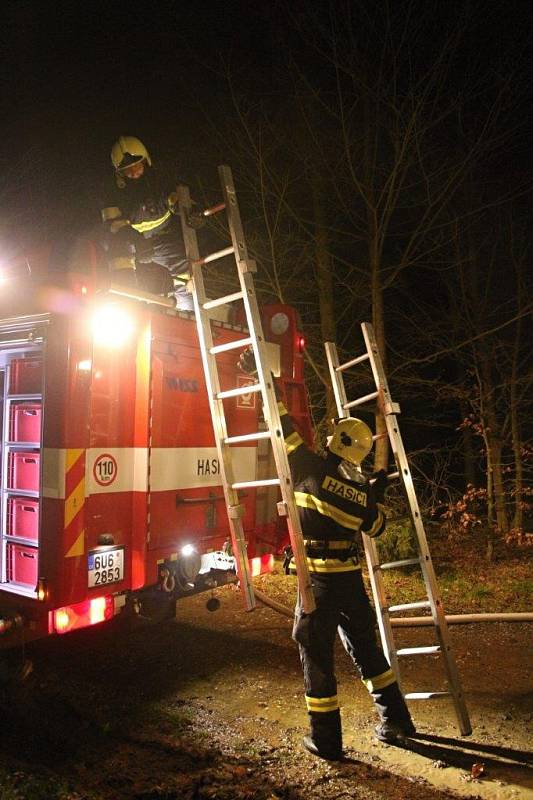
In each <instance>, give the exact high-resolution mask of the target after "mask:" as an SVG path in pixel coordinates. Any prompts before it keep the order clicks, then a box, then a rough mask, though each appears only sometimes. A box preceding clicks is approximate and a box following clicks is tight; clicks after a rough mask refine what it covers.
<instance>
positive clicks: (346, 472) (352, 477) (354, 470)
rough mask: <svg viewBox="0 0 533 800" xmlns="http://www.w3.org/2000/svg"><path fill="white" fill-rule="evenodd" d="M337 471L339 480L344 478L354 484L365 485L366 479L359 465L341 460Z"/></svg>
mask: <svg viewBox="0 0 533 800" xmlns="http://www.w3.org/2000/svg"><path fill="white" fill-rule="evenodd" d="M337 470H338V473H339V475H340V476H341V478H346V479H347V480H349V481H353V482H354V483H366V478H365V476H364V475H363V473H362V471H361V466H360V464H354V463H353V462H351V461H346V459H343V460H342V461H341V463H340V464H339V466H338V467H337Z"/></svg>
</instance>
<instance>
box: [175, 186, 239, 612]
mask: <svg viewBox="0 0 533 800" xmlns="http://www.w3.org/2000/svg"><path fill="white" fill-rule="evenodd" d="M178 204H179V209H180V215H181V224H182V232H183V239H184V243H185V252H186V256H187V259H188V260H189V261H190V263H191V265H192V270H191V271H192V278H191V280H192V283H193V292H192V296H193V302H194V307H195V315H196V320H197V323H199V324H197V327H198V334H199V341H200V352H201V356H202V362H203V367H204V374H205V379H206V384H207V394H208V398H209V406H210V411H211V419H212V422H213V431H214V435H215V443H216V448H217V454H218V459H219V464H220V472H221V478H222V487H223V491H224V498H225V501H226V510H227V513H228V521H229V526H230V531H231V536H232V543H233V552H234V554H235V561H236V566H237V576H238V579H239V583H240V587H241V592H242V594H243V598H244V603H245V607H246V609H247V610H248V611H251V610H252V609H253V608H255V597H254V591H253V586H252V581H251V577H250V567H249V561H248V554H247V550H246V541H245V536H244V529H243V525H242V512H243V508H242V506H241V504H240V502H239V497H238V493H237V491H236V490H235V489H233V488H232V484H233V483H235V479H234V476H233V466H232V463H231V454H230V452H229V448H228V447H227V446H224V440H225V439H226V438H227V430H226V421H225V413H224V406H223V400H220V399H218V398H217V397H216V394H217V392H218V391H220V381H219V377H218V370H217V367H216V361H215V358H214V356H211V355H210V353H209V348H210V347H212V346H213V336H212V331H211V321H210V319H209V316H208V314H207V313H206V312H205V311H204V309H203V307H202V305H203V303H205V302H206V296H205V288H204V280H203V274H202V267H201V265H200V264H199V263H197V262H198V261H199V250H198V240H197V236H196V231H195V230H194V229H193V228H191V227H190V226H189V225H187V223H186V219H187V214H188V212H189V211H190V208H191V200H190V194H189V189H188V188H187V187H186V186H180V187H178Z"/></svg>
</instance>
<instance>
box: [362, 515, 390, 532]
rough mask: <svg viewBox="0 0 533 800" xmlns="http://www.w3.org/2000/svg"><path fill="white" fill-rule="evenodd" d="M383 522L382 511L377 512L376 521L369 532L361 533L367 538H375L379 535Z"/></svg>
mask: <svg viewBox="0 0 533 800" xmlns="http://www.w3.org/2000/svg"><path fill="white" fill-rule="evenodd" d="M384 522H385V518H384V516H383V513H382V511H378V515H377V518H376V521H375V522H374V524H373V525H372V527H371V528H370V530H368V531H363V533H366V535H367V536H377V535H378V534H379V533H381V528H382V527H383V523H384Z"/></svg>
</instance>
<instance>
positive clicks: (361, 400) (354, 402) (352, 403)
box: [343, 392, 379, 410]
mask: <svg viewBox="0 0 533 800" xmlns="http://www.w3.org/2000/svg"><path fill="white" fill-rule="evenodd" d="M378 394H379V393H378V392H371V393H370V394H365V396H364V397H360V398H359V399H358V400H351V401H350V402H349V403H344V405H343V408H344V409H346V410H347V409H348V408H355V406H362V405H364V404H365V403H369V402H370V401H371V400H375V399H376V397H377V396H378Z"/></svg>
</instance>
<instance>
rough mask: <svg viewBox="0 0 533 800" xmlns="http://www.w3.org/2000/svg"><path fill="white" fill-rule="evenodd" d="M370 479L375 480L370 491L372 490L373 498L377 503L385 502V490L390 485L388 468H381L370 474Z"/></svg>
mask: <svg viewBox="0 0 533 800" xmlns="http://www.w3.org/2000/svg"><path fill="white" fill-rule="evenodd" d="M370 479H371V480H373V481H374V482H373V483H372V484H371V485H370V491H371V492H372V497H373V499H374V500H375V502H376V503H384V502H385V490H386V489H387V486H388V485H389V480H388V478H387V472H386V470H384V469H380V470H378V472H374V474H373V475H371V476H370Z"/></svg>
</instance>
